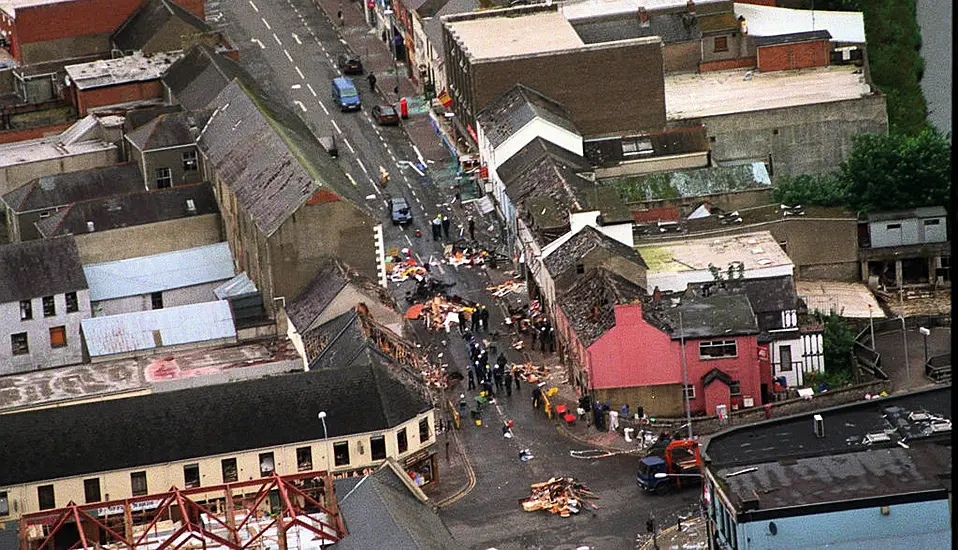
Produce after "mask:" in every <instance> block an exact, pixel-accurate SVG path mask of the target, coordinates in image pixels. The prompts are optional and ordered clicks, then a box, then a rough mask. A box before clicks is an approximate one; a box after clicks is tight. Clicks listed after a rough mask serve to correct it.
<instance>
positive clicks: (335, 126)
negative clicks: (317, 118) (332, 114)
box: [320, 103, 343, 134]
mask: <svg viewBox="0 0 958 550" xmlns="http://www.w3.org/2000/svg"><path fill="white" fill-rule="evenodd" d="M320 105H322V103H320ZM329 121H330V122H332V123H333V128H336V131H337V132H339V133H340V134H342V133H343V131H342V130H340V129H339V124H336V121H335V120H333V119H329Z"/></svg>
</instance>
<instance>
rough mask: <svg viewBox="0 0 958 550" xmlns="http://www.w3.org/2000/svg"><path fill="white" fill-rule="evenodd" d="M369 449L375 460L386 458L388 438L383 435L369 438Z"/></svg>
mask: <svg viewBox="0 0 958 550" xmlns="http://www.w3.org/2000/svg"><path fill="white" fill-rule="evenodd" d="M369 450H370V452H371V453H372V455H373V460H386V438H385V437H383V436H381V435H380V436H376V437H371V438H369Z"/></svg>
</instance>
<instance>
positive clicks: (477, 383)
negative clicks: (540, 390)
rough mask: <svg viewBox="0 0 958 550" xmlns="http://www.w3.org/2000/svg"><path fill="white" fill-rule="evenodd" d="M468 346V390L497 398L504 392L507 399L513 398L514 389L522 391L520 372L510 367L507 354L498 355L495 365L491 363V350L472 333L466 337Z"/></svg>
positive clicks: (514, 366)
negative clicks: (483, 345) (484, 346)
mask: <svg viewBox="0 0 958 550" xmlns="http://www.w3.org/2000/svg"><path fill="white" fill-rule="evenodd" d="M466 345H467V346H468V348H469V359H470V361H471V362H470V363H469V365H467V366H466V377H467V379H468V389H470V390H476V389H478V390H479V391H482V392H485V393H486V394H487V395H490V396H493V397H495V395H496V394H497V393H499V394H501V393H502V392H503V391H504V392H505V393H506V397H511V396H512V387H513V385H515V389H516V391H517V392H518V391H520V390H521V386H520V380H519V372H518V369H519V367H517V366H516V365H510V364H509V360H508V359H506V356H505V354H497V357H496V361H495V363H493V364H491V365H490V363H489V350H487V349H485V348H483V347H482V344H481V343H479V340H478V338H475V337H474V336H473V335H472V333H468V334H467V335H466Z"/></svg>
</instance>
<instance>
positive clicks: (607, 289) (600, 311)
mask: <svg viewBox="0 0 958 550" xmlns="http://www.w3.org/2000/svg"><path fill="white" fill-rule="evenodd" d="M643 296H645V290H643V289H642V287H640V286H639V285H637V284H634V283H632V282H630V281H628V280H626V279H624V278H622V277H620V276H618V275H616V274H615V273H612V272H611V271H607V270H606V269H604V268H601V267H599V268H596V269H594V270H592V271H590V272H589V273H587V274H585V275H584V276H582V277H581V278H580V279H579V280H577V281H576V282H575V284H573V285H572V286H571V287H570V288H569V290H568V292H566V293H564V294H562V295H561V296H560V297H559V298H558V303H559V307H560V308H562V313H563V314H564V315H565V317H566V319H568V321H569V324H570V325H571V326H572V330H573V331H575V334H576V336H577V337H578V339H579V341H580V342H581V343H582V345H583V346H585V347H589V346H591V345H592V344H594V343H595V342H596V341H597V340H598V339H599V338H601V337H602V335H604V334H605V333H606V332H608V331H609V329H611V328H612V327H614V326H615V306H617V305H622V304H630V303H635V302H638V301H640V300H641V299H642V297H643Z"/></svg>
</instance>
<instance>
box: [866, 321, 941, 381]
mask: <svg viewBox="0 0 958 550" xmlns="http://www.w3.org/2000/svg"><path fill="white" fill-rule="evenodd" d="M873 324H874V331H875V334H884V333H887V332H895V331H901V318H898V317H896V318H894V319H878V320H876V321H874V323H873ZM950 326H951V315H915V316H913V317H906V318H905V328H906V329H908V330H915V329H917V328H918V327H950ZM871 332H872V327H870V326H867V325H866V326H865V328H863V329H862V330H861V332H859V333H858V335H857V336H855V347H854V349H853V350H852V355H853V356H854V359H855V364H856V365H857V367H858V369H859V370H860V371H864V372H867V373H868V374H871V375H872V376H874V377H875V378H878V379H881V380H888V375H887V374H885V371H883V370H882V368H881V354H880V353H878V350H876V349H875V343H874V342H872V341H871ZM939 357H941V356H939ZM929 362H930V360H929ZM948 363H949V364H948V366H947V368H945V367H941V368H940V369H939V370H934V369H933V370H931V371H929V367H928V366H927V365H926V366H925V374H926V375H927V376H929V377H931V374H930V373H932V372H933V373H935V374H936V375H937V376H940V377H947V379H950V378H951V364H950V363H951V359H950V354H949V359H948ZM932 379H933V380H935V379H934V378H932ZM936 381H937V380H936Z"/></svg>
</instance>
